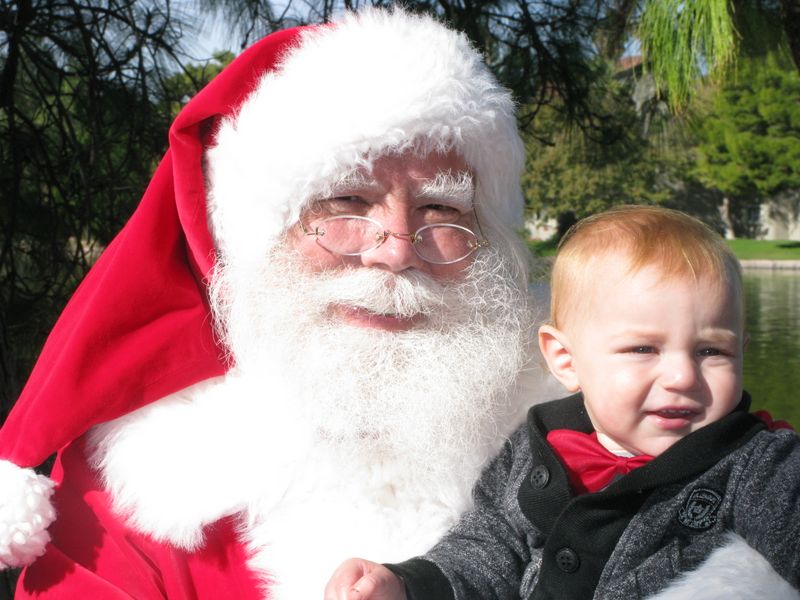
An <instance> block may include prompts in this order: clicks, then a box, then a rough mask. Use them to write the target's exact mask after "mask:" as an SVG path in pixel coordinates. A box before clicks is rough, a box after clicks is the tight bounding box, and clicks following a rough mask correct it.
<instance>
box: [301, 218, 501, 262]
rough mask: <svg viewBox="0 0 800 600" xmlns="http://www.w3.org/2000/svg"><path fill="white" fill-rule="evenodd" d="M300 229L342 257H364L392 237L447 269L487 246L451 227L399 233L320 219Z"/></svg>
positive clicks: (367, 221)
mask: <svg viewBox="0 0 800 600" xmlns="http://www.w3.org/2000/svg"><path fill="white" fill-rule="evenodd" d="M300 227H301V228H302V230H303V233H304V234H305V235H309V236H314V237H316V239H317V243H318V244H319V245H320V246H322V247H323V248H325V250H328V251H329V252H335V253H336V254H341V255H343V256H358V255H360V254H364V253H365V252H369V251H370V250H374V249H375V248H378V247H379V246H380V245H381V244H383V243H384V242H385V241H386V240H388V239H389V238H390V237H395V238H400V239H405V240H408V241H409V242H411V247H412V248H413V249H414V252H415V253H416V254H417V256H419V257H420V258H421V259H422V260H424V261H426V262H429V263H432V264H434V265H450V264H453V263H457V262H459V261H461V260H464V259H465V258H467V257H468V256H469V255H471V254H472V253H473V252H476V251H478V250H480V249H481V248H486V247H487V246H489V242H488V241H487V240H485V239H480V238H478V236H477V235H476V234H475V233H474V232H473V231H472V230H471V229H468V228H466V227H463V226H461V225H456V224H454V223H432V224H430V225H423V226H422V227H420V228H419V229H417V230H416V231H415V232H413V233H398V232H396V231H389V230H387V229H384V228H383V225H381V224H380V223H379V222H378V221H376V220H375V219H371V218H369V217H361V216H357V215H341V216H335V217H327V218H325V219H321V220H320V221H317V222H315V223H314V224H313V226H312V227H313V228H307V227H306V226H305V225H303V223H302V222H301V223H300ZM479 229H480V226H479Z"/></svg>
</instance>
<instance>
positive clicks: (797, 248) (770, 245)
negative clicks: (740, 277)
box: [528, 239, 800, 260]
mask: <svg viewBox="0 0 800 600" xmlns="http://www.w3.org/2000/svg"><path fill="white" fill-rule="evenodd" d="M728 244H729V245H730V247H731V248H732V249H733V251H734V252H735V253H736V256H738V257H739V260H758V259H762V260H800V242H797V241H785V240H744V239H741V240H728ZM528 246H529V247H530V249H531V251H532V252H533V253H534V254H536V255H538V256H552V255H554V254H555V253H556V246H555V244H554V243H553V242H549V241H544V242H543V241H540V240H537V241H529V242H528Z"/></svg>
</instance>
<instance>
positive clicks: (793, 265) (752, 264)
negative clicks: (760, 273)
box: [739, 259, 800, 269]
mask: <svg viewBox="0 0 800 600" xmlns="http://www.w3.org/2000/svg"><path fill="white" fill-rule="evenodd" d="M739 262H740V263H741V265H742V268H743V269H800V260H763V259H749V260H740V261H739Z"/></svg>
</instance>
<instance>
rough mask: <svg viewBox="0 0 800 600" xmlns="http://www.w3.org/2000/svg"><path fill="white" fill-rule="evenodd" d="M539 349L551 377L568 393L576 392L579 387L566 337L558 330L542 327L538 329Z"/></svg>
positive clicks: (546, 326)
mask: <svg viewBox="0 0 800 600" xmlns="http://www.w3.org/2000/svg"><path fill="white" fill-rule="evenodd" d="M539 349H540V350H541V351H542V355H543V356H544V359H545V360H546V361H547V366H548V368H549V369H550V372H551V373H552V374H553V376H554V377H555V378H556V379H558V380H559V381H560V382H561V385H563V386H564V387H565V388H567V390H568V391H570V392H577V391H578V390H579V389H580V387H581V386H580V382H579V381H578V373H577V372H576V370H575V362H574V360H573V358H572V352H571V351H570V343H569V338H568V337H567V335H566V334H565V333H564V332H563V331H561V330H560V329H556V328H555V327H552V326H550V325H542V326H541V327H540V328H539Z"/></svg>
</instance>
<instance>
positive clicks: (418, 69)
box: [208, 9, 524, 261]
mask: <svg viewBox="0 0 800 600" xmlns="http://www.w3.org/2000/svg"><path fill="white" fill-rule="evenodd" d="M215 144H216V145H215V146H214V147H213V148H211V149H209V151H208V175H209V205H208V206H209V215H210V221H211V229H212V232H213V235H214V238H215V242H216V245H217V248H218V249H219V250H220V251H221V252H222V254H223V256H225V257H226V258H228V259H231V258H232V259H234V260H235V261H249V260H261V257H263V256H264V253H265V252H266V251H268V249H269V248H270V247H271V246H273V245H274V243H275V241H276V240H277V239H278V237H279V236H280V235H281V233H282V232H283V231H284V230H285V229H286V228H287V227H288V226H290V225H291V224H292V223H294V222H296V221H297V219H298V217H299V216H300V211H301V209H302V208H303V206H304V205H305V204H306V203H307V202H308V201H309V200H311V199H313V198H314V197H315V196H319V195H321V194H325V193H326V189H327V187H326V186H330V185H331V184H332V183H333V182H334V180H335V179H336V178H337V177H338V176H341V175H342V174H343V173H345V172H347V171H348V170H350V169H352V168H354V167H357V166H361V165H369V164H370V163H371V161H372V160H374V159H375V158H377V157H378V156H381V155H385V154H395V153H401V152H403V151H407V150H411V149H413V150H417V151H421V152H422V153H427V152H430V151H449V150H454V151H456V152H458V153H460V154H461V155H462V156H463V158H464V159H465V161H466V162H467V164H468V165H469V166H470V167H471V168H472V169H473V171H474V173H475V175H476V179H477V191H476V203H477V204H478V208H479V210H480V212H481V218H482V219H484V218H485V220H486V222H487V223H490V224H491V223H495V224H498V223H499V224H503V225H505V226H508V227H511V228H515V227H517V225H518V223H519V222H520V220H521V217H522V209H523V200H522V194H521V191H520V186H519V178H520V173H521V170H522V167H523V163H524V147H523V144H522V142H521V140H520V137H519V133H518V131H517V121H516V111H515V106H514V102H513V100H512V98H511V95H510V93H509V92H508V90H506V89H505V88H503V87H502V86H501V85H500V84H499V83H498V82H497V80H496V79H495V77H494V76H493V75H492V73H491V72H490V71H489V69H488V68H487V67H486V65H485V64H484V63H483V61H482V58H481V55H480V54H479V53H478V52H477V51H476V50H475V48H473V47H472V46H471V44H470V43H469V41H468V40H467V38H466V36H464V35H463V34H462V33H459V32H456V31H454V30H451V29H448V28H447V27H445V26H443V25H442V24H441V23H439V22H437V21H436V20H435V19H433V18H431V17H426V16H418V15H412V14H409V13H406V12H403V11H402V10H399V9H398V10H379V9H372V10H370V9H364V10H361V11H360V12H358V13H348V14H347V15H345V17H344V18H343V19H342V20H341V21H340V22H338V23H336V24H334V25H333V26H330V27H319V28H312V29H309V30H308V31H306V32H305V33H304V34H303V36H302V39H301V43H300V45H299V46H298V47H297V48H294V49H292V50H291V51H289V52H288V53H287V55H286V56H285V57H284V59H283V60H282V62H281V64H280V66H279V67H278V69H277V70H276V71H274V72H269V73H266V74H265V75H264V76H263V77H262V79H261V81H260V83H259V85H258V87H257V89H256V90H255V91H254V92H252V93H251V95H250V96H249V97H248V98H247V100H246V101H245V102H244V104H243V105H242V106H241V108H240V110H239V111H238V113H237V114H236V115H235V116H234V117H232V118H230V119H226V120H225V121H223V123H222V124H221V126H220V128H219V131H218V132H217V136H216V141H215Z"/></svg>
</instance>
